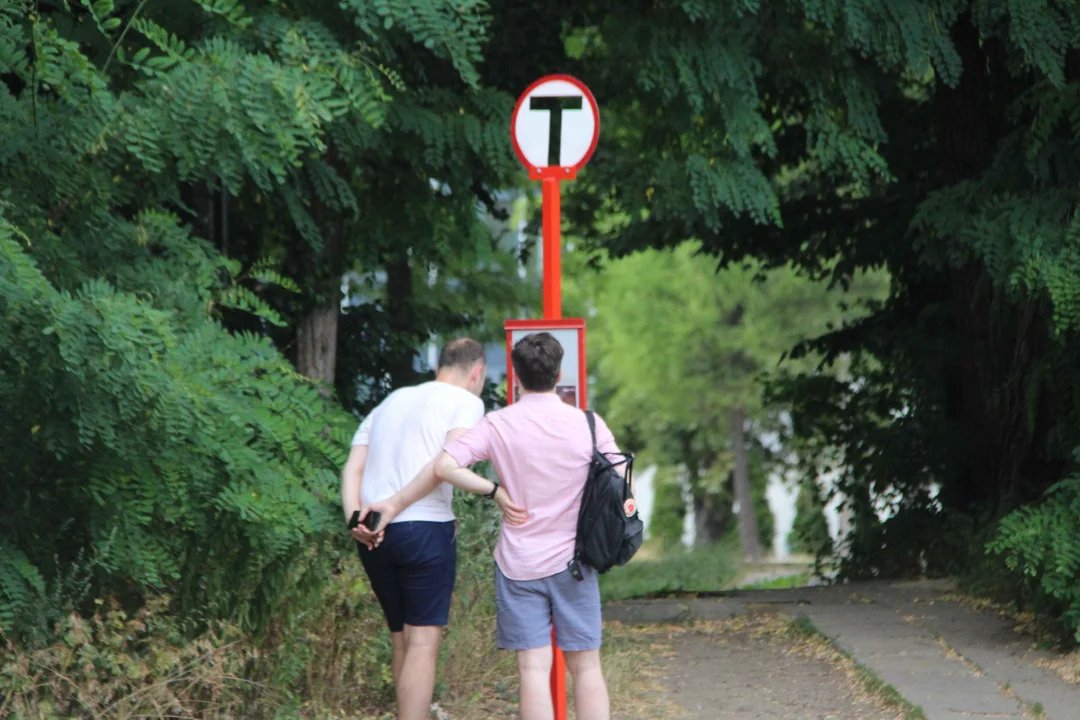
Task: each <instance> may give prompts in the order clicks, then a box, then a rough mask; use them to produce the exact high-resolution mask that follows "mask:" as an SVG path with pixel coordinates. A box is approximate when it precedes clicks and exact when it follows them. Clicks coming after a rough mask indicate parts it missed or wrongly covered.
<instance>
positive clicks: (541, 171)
mask: <svg viewBox="0 0 1080 720" xmlns="http://www.w3.org/2000/svg"><path fill="white" fill-rule="evenodd" d="M552 80H563V81H565V82H568V83H570V84H571V85H573V86H574V87H576V88H577V89H578V90H580V91H581V94H582V95H584V96H585V97H586V98H587V99H588V100H589V107H590V108H591V109H592V111H593V119H595V120H596V122H595V127H594V128H593V136H592V142H591V143H589V149H588V151H587V152H586V153H585V157H583V158H581V160H580V161H578V163H577V164H576V165H570V166H555V165H552V166H548V167H543V168H538V167H536V166H534V165H533V164H532V163H530V162H529V161H528V160H526V159H525V155H524V154H523V153H522V152H521V146H519V145H518V141H517V135H516V134H515V133H514V128H515V127H516V126H517V116H518V111H520V110H521V104H522V103H523V102H524V101H525V98H526V97H528V95H529V93H531V92H532V91H533V90H534V89H535V88H536V87H537V86H538V85H540V84H542V83H546V82H551V81H552ZM599 141H600V106H599V105H597V104H596V98H595V97H594V96H593V94H592V91H591V90H589V88H588V87H586V86H585V83H583V82H581V81H580V80H578V79H577V78H576V77H574V76H573V75H559V74H556V75H545V76H544V77H542V78H540V79H539V80H537V81H536V82H534V83H533V84H532V85H530V86H529V87H527V88H525V92H523V93H521V95H520V96H519V97H518V100H517V103H515V104H514V113H513V114H512V115H511V116H510V142H511V143H512V144H513V146H514V154H515V155H517V156H518V160H520V161H521V164H522V165H524V166H525V168H526V169H527V170H528V171H529V179H530V180H543V179H545V178H553V179H556V180H573V179H574V178H576V177H577V173H578V170H580V169H581V168H583V167H585V164H586V163H587V162H589V160H590V159H591V158H592V156H593V152H595V151H596V144H597V143H598V142H599Z"/></svg>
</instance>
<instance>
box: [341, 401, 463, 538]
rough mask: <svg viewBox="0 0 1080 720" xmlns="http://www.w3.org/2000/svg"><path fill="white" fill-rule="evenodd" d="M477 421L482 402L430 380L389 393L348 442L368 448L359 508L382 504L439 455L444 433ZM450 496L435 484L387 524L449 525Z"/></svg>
mask: <svg viewBox="0 0 1080 720" xmlns="http://www.w3.org/2000/svg"><path fill="white" fill-rule="evenodd" d="M483 417H484V403H483V401H482V400H480V398H478V397H476V396H475V395H473V394H472V393H471V392H469V391H468V390H465V389H464V388H460V387H458V386H456V385H450V384H449V383H444V382H439V381H437V380H433V381H431V382H426V383H423V384H422V385H415V386H413V387H406V388H401V389H400V390H395V391H394V392H392V393H390V395H389V396H387V398H386V399H385V400H383V401H382V402H381V403H379V406H378V407H376V408H375V409H374V410H372V411H371V414H370V415H368V416H367V417H366V418H364V421H363V422H362V423H360V428H359V429H358V430H357V431H356V435H354V436H353V441H352V444H353V445H367V446H368V456H367V462H366V464H365V465H364V479H363V482H362V483H361V485H360V499H361V502H362V503H363V504H364V505H369V504H371V503H373V502H379V501H380V500H386V499H387V498H389V497H390V496H392V495H393V494H394V493H396V492H397V491H399V490H401V489H402V488H403V487H405V486H406V485H408V484H409V483H410V482H412V480H413V478H415V477H416V475H417V473H419V472H420V471H421V470H423V469H424V466H425V465H427V464H428V462H429V461H430V460H431V459H432V458H433V457H435V456H436V455H437V454H438V453H439V452H440V451H441V450H442V447H443V445H444V444H445V443H446V434H447V433H448V432H450V431H451V430H453V429H455V428H464V429H465V430H471V429H472V427H473V426H474V425H476V424H477V423H478V422H480V420H481V419H482V418H483ZM453 492H454V488H453V486H452V485H450V484H448V483H441V484H440V485H439V486H438V487H437V488H435V489H434V490H433V491H432V492H431V493H430V494H429V495H427V496H426V497H424V498H421V499H420V500H418V501H417V502H415V503H413V504H412V505H410V506H409V507H408V508H406V509H405V510H404V511H403V512H402V513H401V514H400V515H398V516H397V517H396V518H394V520H393V521H394V522H406V521H415V520H424V521H429V522H446V521H448V520H453V519H454V511H453V509H452V508H453Z"/></svg>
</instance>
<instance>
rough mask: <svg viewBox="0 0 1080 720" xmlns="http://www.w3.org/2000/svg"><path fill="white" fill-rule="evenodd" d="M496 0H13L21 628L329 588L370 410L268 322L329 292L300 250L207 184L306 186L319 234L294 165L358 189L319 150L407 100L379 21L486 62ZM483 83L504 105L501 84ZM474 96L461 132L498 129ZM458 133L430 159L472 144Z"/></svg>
mask: <svg viewBox="0 0 1080 720" xmlns="http://www.w3.org/2000/svg"><path fill="white" fill-rule="evenodd" d="M484 8H485V6H484V5H483V4H482V3H468V4H466V5H461V4H460V3H453V4H451V3H446V2H440V1H438V0H434V1H432V0H429V1H427V2H393V3H376V4H374V5H371V4H368V3H354V4H350V3H340V5H339V6H338V7H336V8H332V7H329V6H325V7H315V6H314V5H312V6H311V7H308V6H307V4H304V3H301V4H299V5H295V6H285V5H282V4H280V3H270V4H255V3H242V2H238V1H236V0H212V1H211V0H206V1H201V0H200V1H199V2H196V3H190V4H187V3H184V4H179V3H178V4H174V5H170V6H169V7H167V8H165V7H162V6H155V5H154V4H147V3H138V4H135V3H120V4H115V5H114V4H113V3H111V2H83V3H82V4H81V5H79V6H76V4H75V3H71V4H68V3H64V4H63V7H62V8H61V7H52V6H49V7H42V8H37V5H36V4H30V3H24V2H16V1H14V0H9V1H7V2H3V3H0V73H3V83H2V84H0V312H2V317H0V346H2V348H3V349H2V350H0V403H2V404H3V406H4V407H5V408H8V409H9V411H8V412H5V414H4V417H3V418H2V419H0V437H3V439H4V440H3V445H4V456H5V463H4V469H3V470H2V471H0V475H2V477H0V487H3V491H2V492H3V502H2V503H0V518H2V520H3V528H2V529H0V626H3V627H4V629H5V630H6V631H8V632H9V633H10V632H11V631H12V630H15V629H17V630H18V635H19V636H20V638H21V639H25V640H34V641H37V642H46V641H47V639H48V636H49V633H50V632H51V631H52V629H53V628H54V627H55V623H56V622H57V621H58V620H59V619H60V618H61V617H63V616H64V615H65V614H66V613H68V612H69V611H71V610H72V609H79V608H82V609H84V610H86V609H87V608H88V607H89V606H88V605H87V603H89V602H90V601H91V600H92V598H95V597H96V598H102V597H107V596H109V595H115V596H116V597H117V598H118V599H119V601H120V602H121V604H122V605H123V607H124V609H125V611H126V610H132V609H135V608H138V607H139V606H140V605H141V603H142V602H143V598H145V597H149V596H156V595H159V594H162V593H164V594H167V595H168V596H169V597H171V603H172V610H173V611H175V612H178V613H180V616H181V617H183V618H185V621H191V622H195V623H196V624H198V623H201V622H210V621H211V620H213V619H215V618H222V619H227V620H229V621H230V622H232V623H235V624H236V625H237V626H238V627H239V628H240V629H241V630H243V631H245V632H249V631H252V630H259V631H264V630H267V629H268V628H270V627H271V626H272V625H274V624H275V623H278V624H281V625H282V626H283V627H284V628H288V627H289V626H291V624H292V623H294V622H296V621H297V618H299V617H301V616H302V615H303V614H304V613H305V612H306V611H307V609H308V608H310V607H311V604H312V603H314V602H316V600H317V598H318V597H319V594H320V593H321V592H322V590H323V589H324V588H325V586H326V581H327V578H328V577H329V573H330V571H331V569H332V568H333V566H334V565H335V564H336V562H337V558H338V556H339V552H340V548H339V545H338V543H339V540H338V537H339V535H340V519H339V517H338V514H339V511H338V510H337V509H336V504H337V502H338V500H337V495H338V493H337V485H338V479H337V471H338V469H339V467H340V466H341V464H342V463H343V460H344V452H345V449H346V448H347V438H348V432H349V431H350V430H351V425H352V424H353V423H352V420H351V418H350V417H349V416H348V415H346V414H345V413H343V412H342V411H341V410H340V409H339V408H338V407H337V406H336V405H335V404H334V403H332V402H331V401H329V400H328V399H327V398H326V397H325V396H324V394H323V389H322V388H320V387H319V386H317V385H316V384H314V383H312V382H311V381H309V380H307V379H306V378H303V377H301V376H300V375H298V374H297V373H296V372H295V370H294V369H293V368H292V367H291V366H290V365H289V364H288V363H287V362H286V361H285V359H284V357H283V356H282V355H281V354H280V352H279V351H278V350H277V349H276V348H275V346H274V345H273V343H272V342H271V341H270V339H269V338H268V337H266V336H264V334H263V333H264V332H265V330H266V329H267V328H269V327H272V326H287V325H289V324H291V322H292V318H291V317H290V314H291V313H287V312H283V311H282V306H281V305H279V304H277V302H276V300H275V298H277V297H278V296H289V297H296V296H297V295H298V294H299V293H301V292H307V291H308V283H307V282H304V283H303V284H302V283H301V282H300V281H298V279H297V278H296V277H293V276H291V274H285V273H282V271H281V267H282V266H283V265H286V264H287V262H288V257H286V256H287V255H288V252H282V250H281V248H280V246H279V247H274V246H273V244H272V243H267V244H265V245H259V246H258V247H257V252H255V253H253V256H252V257H251V258H250V259H248V260H247V261H246V262H238V261H235V260H231V259H228V258H227V257H225V256H224V255H223V254H222V253H221V251H220V250H221V249H223V248H219V247H218V245H220V243H217V242H208V241H207V240H205V239H202V238H200V237H199V236H198V235H197V234H196V233H197V228H199V227H204V225H203V221H202V219H201V218H199V217H198V215H197V214H196V213H194V212H193V211H192V208H191V207H190V205H189V203H192V202H198V201H199V199H200V197H201V195H200V193H202V192H204V191H203V190H202V188H204V187H207V186H211V187H212V186H214V185H215V184H217V183H220V184H221V186H223V187H224V188H226V189H227V190H228V191H229V192H230V193H234V194H237V195H240V196H244V197H257V198H263V199H264V200H265V199H266V198H269V197H275V196H278V197H283V198H284V199H285V200H286V202H285V203H283V204H284V205H287V206H289V207H290V209H291V210H292V211H293V212H291V213H287V215H288V217H289V218H290V219H291V220H293V221H294V222H295V223H296V226H295V232H296V233H298V234H299V235H300V236H301V237H302V238H303V239H304V240H305V241H307V242H308V243H309V244H310V245H311V246H312V247H319V246H321V245H322V244H323V243H325V240H326V227H327V224H328V223H327V221H328V220H330V219H333V218H332V217H331V216H328V215H325V214H324V215H319V214H318V213H315V214H313V213H312V212H311V211H310V210H309V209H308V208H309V207H311V201H310V198H309V197H306V196H300V195H298V194H297V193H296V188H298V187H304V182H310V186H311V187H312V188H314V195H315V196H316V197H317V198H318V199H319V201H320V202H325V203H326V205H327V206H329V207H331V208H332V209H333V210H334V212H335V213H349V212H352V213H357V212H360V211H361V208H362V204H361V202H360V201H359V200H358V199H357V194H356V190H357V189H358V188H360V187H362V183H356V182H354V178H353V177H351V176H350V175H348V174H343V173H342V172H341V168H340V167H339V166H336V165H334V164H332V163H329V162H327V161H326V160H325V159H324V158H327V157H330V156H331V155H332V154H333V152H342V151H349V152H358V151H360V150H363V149H365V148H366V149H370V147H371V143H372V142H373V141H374V139H375V138H376V135H377V133H379V132H380V131H381V129H383V128H386V127H387V126H388V125H389V126H390V127H392V128H394V131H395V132H396V133H398V135H399V136H404V135H405V134H406V133H405V132H404V130H403V129H402V127H401V126H402V123H401V121H400V120H398V119H397V118H398V117H399V116H397V115H395V116H394V119H393V120H391V119H390V118H389V111H388V107H390V102H391V100H392V93H395V92H396V93H400V92H401V91H402V90H403V89H404V85H403V82H402V79H401V76H400V75H399V74H398V73H395V72H392V71H390V70H388V69H387V68H386V67H384V66H383V65H382V64H381V63H380V62H379V61H380V60H381V59H383V58H379V56H378V55H377V54H376V50H375V49H374V46H378V47H380V48H382V49H384V50H386V51H387V52H389V49H390V48H395V49H397V50H398V51H407V50H409V49H410V48H411V47H413V46H414V45H415V46H420V47H423V46H427V48H426V49H424V50H423V52H430V53H433V54H434V55H435V56H436V57H439V58H443V59H445V60H446V61H448V62H450V64H451V65H453V66H455V67H458V68H460V69H461V72H462V73H463V75H464V76H466V77H465V81H466V82H467V83H471V84H475V82H474V78H475V68H474V67H473V65H474V64H475V62H477V61H478V60H479V52H478V49H479V44H478V43H479V40H480V38H481V37H482V36H483V33H482V28H483V25H484V23H485V22H486V16H485V14H484ZM376 17H378V18H379V24H378V26H376V25H375V24H373V22H372V20H373V18H376ZM342 20H344V21H345V22H342ZM384 20H385V24H386V28H382V26H383V24H384ZM393 23H397V24H398V26H399V27H400V31H394V32H390V30H389V26H390V25H392V24H393ZM359 30H363V32H364V33H365V34H366V36H367V38H368V40H369V42H368V43H360V42H357V41H356V36H355V34H353V31H357V32H358V31H359ZM459 81H460V80H459ZM477 98H478V99H477V100H476V104H477V106H478V107H479V108H480V111H481V112H484V113H487V115H486V117H488V118H490V119H491V122H493V123H494V122H496V121H502V120H504V116H505V110H504V104H505V103H503V101H502V98H501V97H494V98H492V97H490V96H488V97H484V96H482V95H480V94H477ZM455 117H456V118H459V119H458V120H456V122H458V123H459V124H460V128H459V129H458V131H457V132H458V136H460V137H462V138H465V139H463V140H462V144H467V143H468V142H472V143H473V147H475V148H476V149H477V151H478V152H480V151H483V152H492V151H493V148H494V145H493V143H492V141H491V137H492V136H491V133H490V132H489V131H488V130H486V129H484V128H481V129H480V130H479V132H476V129H475V128H473V129H470V128H471V127H472V126H470V125H469V120H470V117H461V115H460V114H457V113H455ZM440 131H441V128H440ZM450 139H454V140H456V138H447V140H450ZM443 152H444V156H445V158H446V159H443V160H440V159H439V158H438V157H436V155H435V154H434V151H432V152H429V153H428V155H427V156H426V161H428V162H446V163H450V162H452V160H451V159H449V158H450V157H451V153H452V152H453V147H452V146H451V145H450V144H449V143H446V145H445V146H444V149H443ZM468 161H469V159H468V158H464V159H461V162H468ZM421 176H422V175H421ZM424 182H425V183H426V182H427V180H426V179H425V180H424ZM432 194H433V193H432V192H431V190H430V188H429V196H430V195H432ZM290 198H291V199H292V200H294V201H295V202H293V204H292V205H290V204H289V202H288V200H289V199H290ZM367 200H368V202H372V200H373V199H372V198H367ZM455 202H457V203H458V205H459V206H462V207H464V206H465V205H467V204H468V202H467V200H466V199H465V198H464V197H462V198H460V199H458V198H455ZM263 207H264V209H265V207H266V206H265V204H264V205H263ZM199 210H200V212H201V207H200V208H199ZM469 212H470V213H471V214H472V215H473V216H474V218H475V215H476V212H475V206H474V205H470V206H469ZM445 217H446V215H445V214H440V213H439V212H438V211H435V212H432V221H433V223H435V224H438V225H439V226H440V227H445V225H444V224H442V222H441V221H442V219H444V218H445ZM187 218H192V219H193V221H194V222H193V223H191V224H186V223H185V219H187ZM226 219H227V218H226ZM286 222H288V221H286ZM477 224H478V221H477ZM210 227H211V230H214V224H213V221H211V222H210ZM444 232H446V233H448V234H449V233H452V230H444ZM210 235H211V237H212V238H214V240H218V239H221V238H218V237H215V235H216V232H211V233H210ZM270 238H271V239H272V238H273V236H270ZM478 238H479V236H478V235H476V234H475V233H474V234H473V235H472V241H473V242H474V243H477V242H478ZM396 239H397V238H395V240H396ZM442 251H443V252H444V253H447V254H449V253H450V252H452V248H451V247H450V246H446V247H444V248H443V250H442ZM279 258H280V260H279ZM245 265H246V266H247V269H246V270H242V269H241V268H242V267H244V266H245ZM343 273H344V268H341V269H340V270H339V275H338V277H339V281H340V276H341V274H343ZM245 316H246V317H247V320H245V321H243V322H237V318H238V317H245ZM222 321H227V322H229V323H230V325H231V326H232V327H234V328H235V327H238V326H239V327H245V326H246V327H248V328H250V330H244V331H230V330H229V329H227V328H226V327H224V326H223V325H222ZM84 551H85V552H84ZM76 577H78V578H84V577H85V582H82V581H80V582H73V580H72V578H76Z"/></svg>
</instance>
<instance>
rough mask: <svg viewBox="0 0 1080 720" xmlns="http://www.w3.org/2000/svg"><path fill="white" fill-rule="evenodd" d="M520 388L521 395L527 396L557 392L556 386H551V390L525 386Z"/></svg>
mask: <svg viewBox="0 0 1080 720" xmlns="http://www.w3.org/2000/svg"><path fill="white" fill-rule="evenodd" d="M519 389H520V390H521V397H525V396H526V395H554V394H555V388H551V389H550V390H526V389H525V388H519Z"/></svg>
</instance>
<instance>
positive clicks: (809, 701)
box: [582, 618, 904, 720]
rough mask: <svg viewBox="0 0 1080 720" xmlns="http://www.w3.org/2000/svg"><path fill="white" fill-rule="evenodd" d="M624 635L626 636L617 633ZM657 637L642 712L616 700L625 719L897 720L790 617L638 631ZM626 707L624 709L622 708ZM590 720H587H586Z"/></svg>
mask: <svg viewBox="0 0 1080 720" xmlns="http://www.w3.org/2000/svg"><path fill="white" fill-rule="evenodd" d="M616 632H618V631H616ZM635 632H636V634H637V638H638V639H639V640H643V639H647V638H648V639H651V655H652V656H653V661H652V662H651V663H650V664H649V666H648V670H647V672H646V673H645V674H644V675H645V677H644V678H643V679H645V680H646V681H647V682H648V684H649V687H648V690H647V692H646V693H644V694H643V695H641V696H639V701H640V702H639V707H628V705H633V703H624V702H619V701H618V700H616V699H615V698H613V700H616V701H615V702H614V703H613V704H614V705H615V706H616V708H617V710H616V713H615V717H616V718H617V719H618V720H646V719H650V720H651V719H654V718H663V719H664V720H675V719H676V718H678V719H680V720H681V719H685V720H699V719H700V720H705V719H708V720H722V719H726V718H732V719H735V718H738V719H740V720H826V719H828V720H893V719H895V718H902V717H903V716H904V714H903V712H902V711H901V710H900V709H897V708H895V707H889V706H887V705H886V703H885V702H884V701H883V700H882V699H881V698H879V697H878V696H876V695H874V694H871V693H869V692H868V691H867V690H866V688H865V687H864V685H863V684H862V683H861V682H860V681H858V680H857V679H856V677H855V671H854V668H853V666H852V665H851V663H850V661H849V660H847V659H846V658H844V657H843V656H841V655H840V654H839V653H837V652H836V651H835V650H833V649H832V648H831V646H828V645H827V644H826V643H822V642H821V641H820V640H818V639H814V638H808V637H804V636H802V635H800V634H799V633H797V632H794V631H793V630H792V629H791V626H790V624H789V621H788V620H787V619H782V618H768V619H758V620H751V621H749V622H747V621H743V620H739V621H728V622H724V623H706V624H701V625H696V626H692V627H684V628H674V629H673V628H670V627H666V628H659V627H657V628H649V629H636V630H635ZM620 706H622V707H620ZM582 720H584V719H582Z"/></svg>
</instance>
